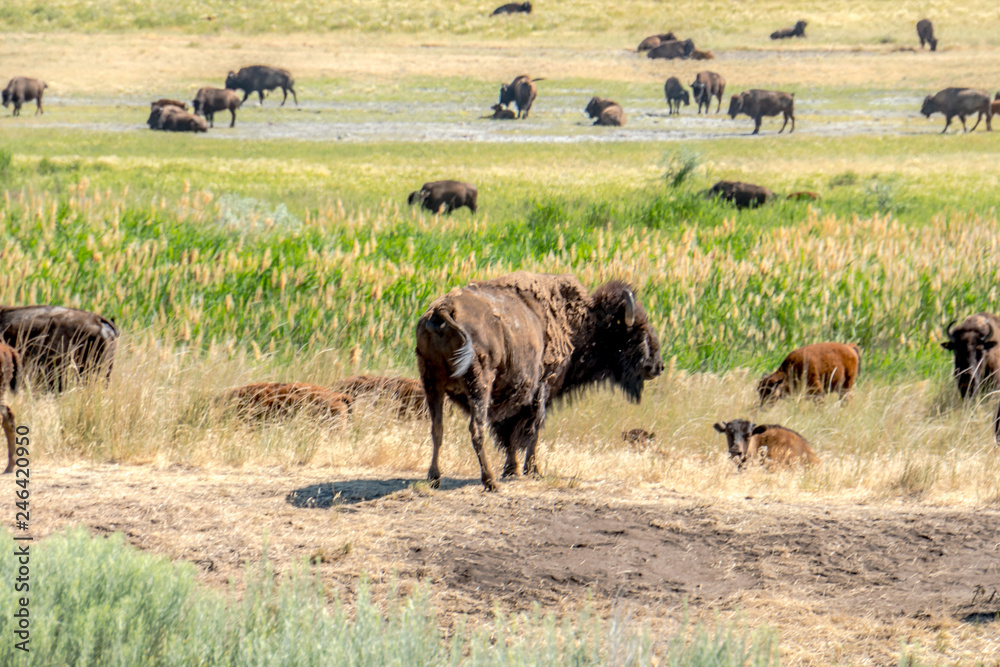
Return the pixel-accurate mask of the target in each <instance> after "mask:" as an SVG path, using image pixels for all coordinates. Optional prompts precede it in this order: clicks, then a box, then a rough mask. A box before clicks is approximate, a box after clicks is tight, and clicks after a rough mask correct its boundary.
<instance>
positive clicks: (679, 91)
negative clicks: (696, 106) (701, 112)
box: [663, 76, 691, 114]
mask: <svg viewBox="0 0 1000 667" xmlns="http://www.w3.org/2000/svg"><path fill="white" fill-rule="evenodd" d="M663 95H664V96H665V97H666V98H667V108H668V109H670V113H672V114H679V113H680V112H681V103H682V102H683V103H684V106H686V107H688V106H691V96H690V95H688V91H687V90H685V89H684V86H683V85H681V81H680V79H678V78H677V77H676V76H672V77H670V78H669V79H667V81H666V83H664V84H663Z"/></svg>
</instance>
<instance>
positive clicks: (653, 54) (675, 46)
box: [646, 39, 695, 60]
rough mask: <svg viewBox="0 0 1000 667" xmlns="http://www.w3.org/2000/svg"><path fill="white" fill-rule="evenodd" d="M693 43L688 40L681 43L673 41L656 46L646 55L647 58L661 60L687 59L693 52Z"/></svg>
mask: <svg viewBox="0 0 1000 667" xmlns="http://www.w3.org/2000/svg"><path fill="white" fill-rule="evenodd" d="M694 50H695V49H694V42H692V41H691V40H690V39H685V40H684V41H683V42H681V41H678V40H676V39H675V40H673V41H670V42H663V43H661V44H660V45H659V46H656V47H654V48H652V49H650V50H649V53H647V54H646V57H647V58H653V59H654V60H655V59H656V58H661V59H663V60H673V59H675V58H689V57H690V56H691V54H692V53H693V52H694Z"/></svg>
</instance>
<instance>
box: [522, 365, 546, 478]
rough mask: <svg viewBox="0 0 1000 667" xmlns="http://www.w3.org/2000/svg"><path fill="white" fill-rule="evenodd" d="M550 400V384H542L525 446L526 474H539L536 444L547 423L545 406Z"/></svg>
mask: <svg viewBox="0 0 1000 667" xmlns="http://www.w3.org/2000/svg"><path fill="white" fill-rule="evenodd" d="M548 402H549V389H548V385H542V388H541V389H540V390H539V391H538V395H537V396H535V405H534V406H533V408H534V409H533V410H532V418H531V423H530V426H529V431H528V434H527V436H528V442H527V446H526V447H525V448H524V450H525V451H524V474H525V475H538V466H537V465H536V464H535V446H536V445H538V435H539V433H541V431H542V426H544V425H545V406H546V404H547V403H548Z"/></svg>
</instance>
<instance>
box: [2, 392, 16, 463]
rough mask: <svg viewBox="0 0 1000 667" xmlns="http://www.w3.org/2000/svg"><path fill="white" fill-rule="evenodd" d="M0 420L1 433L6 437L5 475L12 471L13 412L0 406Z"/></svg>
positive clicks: (6, 407)
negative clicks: (0, 423)
mask: <svg viewBox="0 0 1000 667" xmlns="http://www.w3.org/2000/svg"><path fill="white" fill-rule="evenodd" d="M0 419H2V420H3V432H4V435H5V436H6V437H7V467H6V468H4V471H3V474H5V475H6V474H7V473H9V472H12V471H13V470H14V443H15V439H14V411H13V410H11V409H10V407H8V406H6V405H3V404H0Z"/></svg>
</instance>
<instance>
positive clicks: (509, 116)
mask: <svg viewBox="0 0 1000 667" xmlns="http://www.w3.org/2000/svg"><path fill="white" fill-rule="evenodd" d="M491 108H492V109H493V115H492V116H485V117H486V118H492V119H493V120H514V119H515V118H517V115H516V114H515V113H514V112H513V111H511V110H510V109H504V108H503V105H502V104H494V105H493V106H492V107H491Z"/></svg>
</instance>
